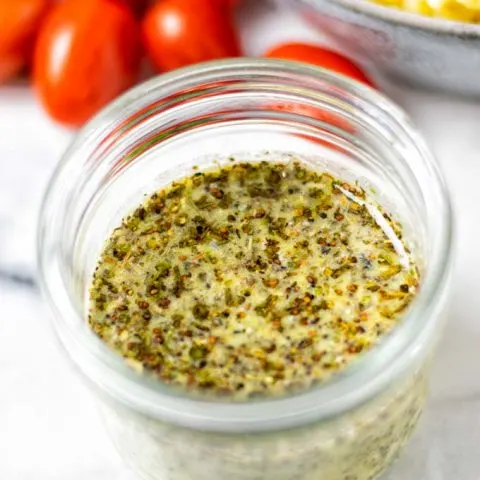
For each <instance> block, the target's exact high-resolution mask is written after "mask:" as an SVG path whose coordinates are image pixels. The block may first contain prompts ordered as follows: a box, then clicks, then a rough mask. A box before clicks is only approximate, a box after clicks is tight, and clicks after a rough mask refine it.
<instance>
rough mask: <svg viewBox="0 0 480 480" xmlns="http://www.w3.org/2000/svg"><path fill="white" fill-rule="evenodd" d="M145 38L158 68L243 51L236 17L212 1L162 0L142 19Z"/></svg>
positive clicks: (201, 60)
mask: <svg viewBox="0 0 480 480" xmlns="http://www.w3.org/2000/svg"><path fill="white" fill-rule="evenodd" d="M142 33H143V39H144V43H145V46H146V49H147V51H148V54H149V56H150V58H151V60H152V62H153V63H154V65H155V66H156V68H157V69H158V70H159V71H167V70H173V69H175V68H179V67H183V66H185V65H190V64H192V63H197V62H203V61H206V60H213V59H217V58H225V57H236V56H238V55H239V54H240V51H239V47H238V40H237V36H236V32H235V29H234V25H233V20H232V18H231V16H230V15H228V13H227V12H226V11H225V9H224V8H223V7H222V6H220V5H219V4H218V3H216V2H214V1H212V0H163V1H160V2H158V3H156V4H155V5H153V6H152V7H151V8H150V10H148V11H147V14H146V16H145V18H144V20H143V25H142Z"/></svg>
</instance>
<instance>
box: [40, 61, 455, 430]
mask: <svg viewBox="0 0 480 480" xmlns="http://www.w3.org/2000/svg"><path fill="white" fill-rule="evenodd" d="M252 72H253V74H255V73H261V72H268V73H270V74H272V73H275V74H278V75H279V76H281V75H288V74H298V73H301V74H302V75H305V76H306V77H310V76H313V77H314V78H317V79H320V80H322V81H324V82H325V83H328V84H329V85H332V86H335V87H338V88H341V89H344V90H346V91H348V92H349V93H350V94H351V95H354V96H356V97H358V98H361V99H362V100H363V101H365V102H367V103H369V104H374V105H379V104H380V105H382V107H383V108H384V109H385V111H386V112H387V113H388V115H389V117H391V118H392V119H394V120H395V121H396V124H397V125H398V127H399V128H400V129H401V130H402V134H403V135H404V136H405V138H406V139H407V140H408V142H410V144H411V145H412V147H414V148H415V150H416V151H417V153H418V157H419V158H420V159H421V161H423V162H424V164H425V166H426V167H427V169H428V171H429V173H430V175H431V179H432V182H434V187H435V188H436V189H437V193H438V194H439V195H438V198H439V203H438V205H437V207H438V215H441V232H440V235H438V236H437V238H435V239H434V242H436V248H435V250H434V257H433V258H429V261H430V262H431V264H432V268H431V271H430V272H429V274H427V276H426V278H425V279H424V282H423V283H422V288H421V290H420V292H419V294H418V295H417V297H416V299H415V301H414V302H413V304H412V306H411V307H410V308H409V310H408V311H407V312H406V314H405V315H404V316H403V317H402V322H401V323H400V324H399V325H398V326H396V327H395V329H394V330H393V331H392V333H391V334H390V335H388V336H386V338H385V339H384V340H383V341H382V342H380V343H379V344H378V345H377V346H375V347H374V348H372V349H371V350H370V351H368V352H367V353H365V354H364V355H363V356H362V358H360V359H359V360H358V362H355V364H354V365H353V366H352V367H350V368H347V369H346V370H345V371H344V372H342V373H340V374H338V375H335V376H334V377H333V379H332V380H330V381H328V382H325V383H324V384H322V385H320V386H319V387H318V388H314V389H311V390H308V391H305V392H302V393H299V394H297V395H295V396H290V397H282V398H272V399H265V400H261V401H256V402H249V403H231V402H220V401H218V402H216V401H212V402H207V401H205V400H202V399H195V398H192V397H186V396H185V397H183V396H176V395H174V394H172V392H168V391H165V390H164V389H162V388H161V386H160V385H159V383H160V382H158V381H157V382H154V381H151V380H149V379H147V378H146V377H145V376H142V375H139V374H138V373H136V372H134V371H133V370H132V369H131V368H130V367H128V366H127V365H126V363H125V362H124V360H123V359H122V358H121V357H120V356H119V355H118V354H116V353H115V352H113V351H111V350H110V349H109V348H108V347H107V346H106V345H103V344H102V342H101V341H100V340H98V342H97V343H92V338H91V336H89V335H87V333H88V332H87V328H73V325H74V324H78V325H82V322H83V324H84V323H86V322H85V319H84V318H83V315H82V314H81V313H80V311H79V309H78V308H77V306H76V305H74V303H73V302H72V299H71V298H70V295H69V292H68V288H67V286H66V285H65V283H64V282H63V281H61V282H58V280H59V273H58V272H55V271H54V270H55V269H51V268H50V267H49V264H48V257H49V255H53V256H54V258H55V259H56V261H57V262H60V263H61V262H62V261H63V259H62V252H60V249H59V248H58V245H57V250H55V249H53V253H52V248H51V247H52V245H49V244H48V241H45V234H46V233H48V232H49V231H50V233H51V234H52V232H51V229H52V228H53V227H52V225H51V224H50V223H49V222H50V218H51V215H54V214H55V209H56V208H58V205H56V196H57V195H58V192H59V191H60V190H61V188H62V187H61V185H60V184H59V183H60V178H61V174H62V172H63V171H64V170H65V169H67V168H68V165H69V163H70V162H71V161H72V158H73V153H74V152H75V151H78V150H80V149H81V147H82V145H84V144H85V142H94V141H95V140H96V139H99V138H101V134H102V133H104V132H105V131H108V129H109V128H111V124H112V122H114V121H117V120H118V119H119V118H122V116H123V115H125V114H126V110H128V108H129V106H134V105H135V102H136V101H137V100H138V99H141V98H144V97H145V96H147V95H148V94H149V93H150V92H152V91H154V90H158V88H159V87H162V86H167V85H169V86H170V87H171V86H172V85H174V86H175V87H174V88H176V89H179V88H180V87H181V86H182V85H188V83H187V82H191V81H192V79H193V80H195V81H197V82H198V84H200V85H201V83H202V82H203V81H205V78H207V77H208V78H213V79H215V78H219V77H221V76H222V75H227V74H228V75H230V76H231V75H233V74H238V75H245V76H248V75H252ZM132 108H133V107H132ZM57 203H58V202H57ZM49 229H50V230H49ZM37 242H38V265H39V277H40V284H41V288H42V291H43V294H44V297H45V298H46V300H47V303H48V305H49V307H50V310H51V312H52V313H53V320H54V324H55V327H56V333H57V335H59V337H60V340H61V342H62V343H63V344H65V342H67V341H68V342H69V343H70V345H72V347H71V348H74V349H75V351H76V352H77V353H76V356H77V358H80V357H79V356H82V357H84V358H88V361H87V360H86V361H85V365H86V364H87V363H88V365H89V366H88V367H87V366H85V365H80V367H81V369H82V370H83V373H84V374H85V375H86V376H87V378H90V379H91V380H92V378H93V377H95V376H96V375H94V374H93V372H94V370H95V371H96V372H97V373H98V372H100V371H101V372H102V373H101V374H100V373H98V375H103V377H102V378H103V380H104V381H102V380H100V379H99V378H98V377H97V378H95V380H94V383H96V384H97V386H100V387H101V389H103V390H107V393H108V394H109V395H110V396H111V397H113V398H116V399H117V400H119V401H121V402H122V403H125V404H128V405H129V406H131V407H132V408H135V409H137V410H138V411H141V412H142V413H144V414H147V415H149V416H152V417H153V418H159V419H162V420H165V421H167V422H170V423H174V424H179V425H183V426H186V427H192V428H199V429H206V430H214V431H228V432H232V431H239V432H244V431H267V430H275V429H280V428H290V427H293V426H298V425H302V424H303V425H304V424H308V423H310V422H311V421H312V420H314V419H315V420H321V419H326V418H331V417H333V416H335V415H338V414H340V413H342V412H345V411H347V410H349V409H351V408H353V407H355V406H356V405H359V404H361V403H363V402H364V401H366V400H367V399H368V398H370V397H371V396H373V395H375V394H376V393H379V392H380V391H382V390H383V389H384V388H385V386H386V385H388V383H389V381H390V380H391V379H392V378H395V377H396V376H398V375H400V374H401V372H402V371H403V370H404V369H405V365H406V364H410V363H412V362H413V361H414V359H415V358H417V357H418V356H419V355H420V353H421V345H422V344H423V343H424V342H426V341H427V339H428V338H430V336H431V335H432V332H433V331H434V328H435V322H434V321H433V320H432V318H435V315H434V312H435V311H437V310H438V309H439V308H440V303H442V300H443V293H444V291H445V289H446V286H447V283H448V277H449V272H450V270H451V266H452V249H453V214H452V207H451V203H450V197H449V193H448V190H447V187H446V185H445V182H444V180H443V177H442V174H441V172H440V168H439V166H438V165H437V163H436V161H435V159H434V158H433V155H432V154H431V152H430V151H429V149H428V147H427V146H426V144H425V142H424V141H423V139H422V137H421V135H420V134H419V133H418V132H417V130H416V129H415V127H414V126H413V125H412V124H411V123H410V120H409V119H408V117H407V116H406V114H405V113H404V112H403V111H402V110H401V109H400V108H399V107H397V106H396V105H395V104H394V103H393V102H392V101H390V100H389V99H387V98H386V97H384V96H383V95H382V94H381V93H379V92H377V91H375V90H373V89H371V88H369V87H367V86H365V85H363V84H360V83H359V82H356V81H354V80H351V79H349V78H347V77H344V76H342V75H338V74H336V73H332V72H330V71H327V70H324V69H321V68H318V67H312V66H308V65H306V64H300V63H296V62H286V61H279V60H270V59H268V60H267V59H233V60H232V59H230V60H221V61H214V62H207V63H203V64H198V65H194V66H191V67H186V68H182V69H179V70H176V71H174V72H171V73H167V74H164V75H161V76H158V77H155V78H154V79H151V80H149V81H147V82H145V83H143V84H141V85H139V86H137V87H135V88H134V89H132V90H130V91H128V92H127V93H125V94H123V95H122V96H121V97H120V98H118V99H117V100H115V101H114V102H113V103H111V104H110V105H109V106H107V107H106V108H105V109H104V110H102V111H101V112H100V113H99V114H97V115H96V116H95V117H94V118H93V119H92V120H91V121H90V122H88V123H87V124H86V125H85V126H84V127H83V128H82V129H81V130H80V131H79V133H78V134H77V136H76V139H75V140H74V141H73V143H72V144H71V145H70V147H69V148H68V149H67V151H66V152H65V153H64V155H63V157H62V159H61V161H60V163H59V165H58V166H57V169H56V170H55V172H54V174H53V176H52V178H51V180H50V183H49V186H48V189H47V192H46V194H45V197H44V200H43V204H42V207H41V217H40V221H39V227H38V238H37ZM52 279H54V280H55V287H54V286H53V281H52ZM67 318H68V319H70V320H72V319H75V320H74V321H66V319H67ZM420 318H426V319H427V320H426V321H424V322H421V321H416V319H420ZM69 353H70V354H71V352H69ZM71 356H72V357H73V355H72V354H71ZM74 362H75V359H74ZM107 383H108V387H107Z"/></svg>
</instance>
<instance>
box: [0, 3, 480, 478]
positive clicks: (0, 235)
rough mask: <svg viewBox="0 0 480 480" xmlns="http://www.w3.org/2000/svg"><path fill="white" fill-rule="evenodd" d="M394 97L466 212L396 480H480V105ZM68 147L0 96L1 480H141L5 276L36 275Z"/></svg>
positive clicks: (286, 35)
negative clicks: (448, 310)
mask: <svg viewBox="0 0 480 480" xmlns="http://www.w3.org/2000/svg"><path fill="white" fill-rule="evenodd" d="M242 27H243V37H244V43H245V46H246V50H247V52H248V53H250V54H259V53H261V52H262V51H263V50H264V49H265V48H266V47H267V46H269V45H270V44H272V43H275V42H276V41H278V40H282V39H292V40H297V39H303V40H308V39H312V38H315V35H314V34H313V33H312V32H311V31H310V30H308V29H307V28H305V27H303V26H302V25H301V23H300V22H299V21H298V20H295V19H294V18H292V17H291V16H290V15H287V14H286V13H281V12H274V11H269V10H266V9H264V8H261V9H259V8H258V7H256V9H254V10H252V11H251V12H249V15H243V17H242ZM386 88H387V90H388V92H389V93H390V94H391V96H392V97H393V98H395V99H396V100H397V101H398V102H399V103H400V104H401V105H403V106H404V108H406V109H407V110H408V111H409V112H410V114H411V115H412V117H413V118H414V119H415V121H416V123H417V124H418V125H419V127H420V128H421V130H423V132H424V134H425V136H426V137H427V139H428V140H429V142H430V144H431V145H432V147H433V148H434V150H435V151H436V153H437V155H438V158H439V161H440V162H441V164H442V166H443V170H444V172H445V175H446V177H447V179H448V182H449V184H450V188H451V191H452V193H453V198H454V202H455V206H456V210H457V227H458V247H459V248H458V262H457V269H456V277H455V282H454V298H453V305H452V314H451V317H450V322H449V325H448V327H447V332H446V336H445V341H444V342H443V345H442V347H441V349H440V354H439V359H438V362H437V365H436V370H435V375H434V380H433V394H432V398H431V401H430V405H429V408H428V412H427V415H425V417H424V419H423V422H422V426H421V428H420V429H419V431H418V432H417V435H416V437H415V439H414V441H413V442H412V443H411V444H410V446H409V448H408V449H407V452H406V454H405V455H404V456H403V457H402V458H401V460H400V461H399V462H398V463H397V464H396V466H395V468H394V470H393V471H392V472H391V474H390V476H389V477H388V480H480V455H479V447H478V446H479V445H480V349H479V345H480V322H479V321H478V313H479V312H480V293H479V285H480V248H479V246H478V245H479V241H478V238H479V237H480V221H479V220H480V218H479V217H480V215H479V207H478V205H480V188H479V186H478V181H479V180H480V130H479V127H480V103H472V102H468V101H461V100H458V99H457V100H455V99H451V98H447V97H442V96H439V95H434V94H426V93H421V92H415V91H410V90H408V89H406V88H400V87H393V86H387V87H386ZM69 137H70V135H69V134H68V133H67V132H64V131H62V130H60V129H59V128H58V127H55V126H53V125H52V124H50V123H49V122H48V120H47V119H46V118H45V117H44V116H43V114H42V113H41V111H40V109H39V108H38V107H37V106H36V103H35V102H34V99H33V97H32V95H31V93H30V92H29V90H28V89H27V88H26V87H2V88H0V273H1V272H4V273H3V274H0V306H1V309H2V310H1V311H2V316H1V318H0V341H1V343H0V479H1V480H132V477H131V476H130V474H129V473H128V472H126V470H125V468H124V467H123V466H122V464H121V461H120V459H119V458H118V456H117V455H116V453H115V452H114V451H113V449H112V447H111V445H110V442H109V441H108V439H107V438H106V435H105V433H104V432H103V428H102V426H101V424H100V421H99V418H98V417H97V414H96V411H95V408H94V406H93V403H92V400H91V398H90V396H89V394H88V392H86V391H85V390H84V388H83V386H82V385H80V383H79V382H78V380H77V379H76V378H75V377H74V375H73V373H72V372H71V371H70V370H69V368H67V366H66V365H65V362H64V360H63V357H62V356H61V355H60V353H59V352H58V351H57V350H58V349H57V347H56V344H55V342H54V340H53V336H52V334H51V331H50V327H49V323H48V320H47V315H46V312H45V311H43V305H42V303H41V300H40V298H39V296H38V293H37V292H36V290H35V289H33V288H30V287H28V286H25V285H22V284H21V283H18V282H13V281H8V278H7V277H6V274H5V272H10V273H13V274H14V275H16V276H17V277H28V276H29V275H33V271H34V231H35V220H36V212H37V209H38V207H39V199H40V198H41V195H42V192H43V189H44V187H45V183H46V180H47V178H48V176H49V174H50V172H51V170H52V168H53V167H54V165H55V164H56V162H57V160H58V158H59V155H60V153H61V151H62V150H63V149H64V147H65V145H66V143H67V142H68V140H69ZM13 210H15V213H16V215H17V218H18V221H14V217H13V216H12V211H13ZM477 235H478V236H479V237H477ZM319 480H321V479H319Z"/></svg>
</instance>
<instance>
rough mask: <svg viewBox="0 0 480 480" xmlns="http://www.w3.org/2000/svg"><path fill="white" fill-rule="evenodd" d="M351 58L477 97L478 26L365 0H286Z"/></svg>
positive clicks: (406, 78)
mask: <svg viewBox="0 0 480 480" xmlns="http://www.w3.org/2000/svg"><path fill="white" fill-rule="evenodd" d="M292 1H293V3H295V4H296V5H297V6H299V7H300V9H301V11H302V13H303V14H304V15H305V17H306V18H308V20H309V21H310V22H312V23H314V24H315V25H317V26H318V27H319V28H320V29H321V30H322V31H323V32H324V33H326V34H327V35H328V36H330V37H331V38H332V39H333V40H334V41H335V42H336V43H337V44H338V45H339V46H340V47H341V48H342V49H343V50H345V51H346V52H348V53H350V54H351V55H352V56H353V57H355V58H357V59H359V60H361V61H363V62H371V63H374V64H375V66H376V67H377V68H378V70H379V71H380V72H382V73H385V74H387V75H389V76H391V77H394V78H397V79H401V80H403V81H405V82H408V83H410V84H415V85H421V86H423V87H427V88H431V89H437V90H445V91H449V92H455V93H461V94H464V95H474V96H477V97H480V25H473V24H466V23H460V22H451V21H447V20H441V19H433V18H429V17H423V16H421V15H416V14H412V13H407V12H402V11H399V10H395V9H392V8H387V7H382V6H379V5H376V4H373V3H370V2H368V1H367V0H292Z"/></svg>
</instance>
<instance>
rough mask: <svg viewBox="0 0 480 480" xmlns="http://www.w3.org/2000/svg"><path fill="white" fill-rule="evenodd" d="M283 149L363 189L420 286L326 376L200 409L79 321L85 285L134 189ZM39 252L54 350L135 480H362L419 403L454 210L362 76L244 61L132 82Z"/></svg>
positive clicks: (89, 142) (416, 142)
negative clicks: (400, 239)
mask: <svg viewBox="0 0 480 480" xmlns="http://www.w3.org/2000/svg"><path fill="white" fill-rule="evenodd" d="M292 155H294V156H295V157H297V158H300V159H301V160H302V161H305V162H307V163H309V164H310V165H312V166H313V167H314V168H318V169H321V170H326V171H330V172H332V173H334V174H335V175H337V176H340V177H342V178H344V179H346V180H350V181H351V180H358V181H359V182H360V183H361V184H362V185H363V186H364V187H365V188H368V189H371V191H372V192H374V194H375V196H376V197H377V198H378V200H379V202H380V203H381V204H382V205H384V206H385V207H386V208H387V210H389V211H390V212H391V213H393V214H394V215H395V216H396V217H397V218H399V219H400V220H401V221H402V223H403V224H404V228H405V234H406V235H405V237H406V239H407V241H408V243H409V245H410V246H411V248H412V250H413V252H414V255H415V256H416V258H417V261H418V262H419V265H420V267H421V270H422V279H423V280H422V286H421V290H420V293H419V295H418V297H417V298H416V299H415V301H414V302H413V304H412V306H411V308H410V309H409V310H408V312H407V313H406V314H405V316H404V318H403V319H402V321H401V322H400V323H399V325H398V327H397V328H396V329H395V330H394V332H393V333H392V334H391V335H389V336H387V337H386V338H385V339H384V340H383V341H382V342H381V343H380V344H379V345H378V346H377V347H375V348H374V349H372V350H371V351H370V352H368V353H366V354H364V355H363V356H362V357H361V358H360V359H359V361H358V362H356V363H355V364H354V366H352V367H351V368H349V369H347V370H346V371H345V372H343V373H342V374H339V375H337V376H335V377H334V379H333V380H331V381H329V382H326V383H325V384H323V385H321V386H320V387H318V388H315V389H312V390H309V391H306V392H303V393H300V394H298V395H295V396H292V397H287V398H281V399H270V400H261V401H252V402H249V403H242V404H239V403H229V402H228V401H226V400H225V399H223V400H221V399H218V401H205V400H203V401H202V400H198V399H194V398H189V397H187V396H182V395H181V394H179V393H178V392H172V391H171V390H170V389H169V388H168V387H167V386H165V385H163V384H161V383H160V382H154V381H152V380H149V379H147V378H145V377H144V376H141V375H139V374H138V373H136V372H134V371H133V370H131V369H130V368H129V367H128V366H127V365H126V364H125V362H124V361H123V360H122V359H121V358H119V357H118V356H117V355H116V354H115V353H113V352H111V351H110V350H109V349H108V348H107V347H106V346H105V345H104V344H103V343H102V342H101V341H100V340H99V339H98V338H97V337H96V336H95V335H94V334H93V333H92V332H91V331H90V330H89V328H88V326H87V323H86V316H87V308H88V292H87V290H88V287H89V283H90V279H91V275H92V272H93V269H94V266H95V263H96V261H97V258H98V255H99V252H100V250H101V248H102V246H103V242H104V241H105V239H106V238H107V237H108V235H109V233H110V232H111V230H112V229H113V228H114V227H115V226H116V225H118V224H119V222H120V221H121V219H122V217H123V216H124V215H125V214H126V213H128V212H130V211H131V210H132V209H133V208H134V207H135V206H136V205H137V204H139V203H140V202H141V200H142V199H143V198H144V195H145V194H150V193H153V192H154V191H155V190H157V189H158V188H159V187H161V186H162V185H165V184H166V183H168V182H170V181H171V180H172V179H175V178H179V177H181V176H183V175H184V174H185V173H186V172H188V171H190V168H191V166H192V165H194V164H196V165H199V166H200V167H207V166H209V165H211V164H212V163H213V162H225V161H227V159H228V158H229V157H231V156H234V157H235V158H237V159H242V160H247V161H248V160H255V159H258V158H262V159H263V158H266V159H271V160H278V159H281V158H286V157H287V158H288V157H290V156H292ZM38 246H39V265H40V273H41V281H42V286H43V291H44V294H45V297H46V299H47V301H48V303H49V305H50V308H51V310H52V317H53V321H54V326H55V330H56V332H57V334H58V336H59V338H60V341H61V344H62V345H63V346H64V348H65V351H66V353H67V356H68V358H70V359H71V360H72V362H73V364H74V365H75V366H76V367H77V370H78V371H79V372H80V373H81V375H82V377H83V378H84V379H86V380H87V382H88V384H89V385H90V386H91V388H92V391H93V392H94V393H95V395H96V396H97V397H98V398H99V400H100V404H101V409H102V412H103V413H104V418H105V423H106V426H107V428H108V430H109V432H110V433H111V436H112V438H113V440H114V442H115V444H116V445H117V447H118V449H119V451H120V452H121V455H122V457H123V458H124V459H125V460H126V461H127V462H128V463H130V464H131V465H132V466H133V468H134V469H135V470H136V471H137V472H138V474H139V475H140V477H141V478H145V479H151V480H187V479H195V480H207V479H208V480H225V479H227V478H228V479H229V480H256V479H258V480H294V479H302V480H309V479H312V480H313V479H315V480H319V479H322V480H366V479H373V478H377V476H378V475H379V474H380V473H381V472H382V471H384V470H385V469H386V468H387V466H388V465H389V464H390V463H391V462H392V461H393V459H394V458H395V457H396V456H397V455H398V453H399V451H400V450H401V448H402V446H403V445H404V443H405V442H406V440H407V439H408V438H409V436H410V434H411V432H412V430H413V428H414V426H415V424H416V422H417V419H418V417H419V415H420V413H421V411H422V408H423V405H424V402H425V398H426V392H427V386H428V364H429V361H430V358H431V352H432V351H433V347H434V345H435V343H436V340H437V338H438V336H439V334H440V332H441V329H442V319H443V318H444V315H443V312H444V309H445V305H446V299H447V296H448V295H447V293H448V281H449V276H450V269H451V259H452V251H451V250H452V213H451V208H450V202H449V198H448V193H447V191H446V189H445V186H444V183H443V180H442V178H441V174H440V172H439V169H438V167H437V165H436V163H435V161H434V160H433V159H432V156H431V154H430V152H429V150H428V149H427V147H426V146H425V144H424V142H423V140H422V139H421V137H420V135H419V134H418V133H417V131H416V130H415V128H414V127H413V126H412V125H411V123H410V121H409V120H408V118H407V117H406V116H405V114H404V113H403V112H402V111H401V110H399V109H398V108H397V107H396V106H394V105H393V104H392V103H391V102H390V101H389V100H388V99H386V98H385V97H383V96H382V95H381V94H379V93H377V92H375V91H373V90H371V89H369V88H368V87H365V86H363V85H360V84H359V83H356V82H353V81H350V80H348V79H347V78H344V77H341V76H338V75H334V74H332V73H328V72H327V71H323V70H321V69H316V68H311V67H307V66H301V65H300V64H294V63H288V62H279V61H268V60H253V59H245V60H234V61H223V62H214V63H208V64H203V65H198V66H195V67H192V68H187V69H183V70H180V71H177V72H174V73H172V74H167V75H163V76H160V77H157V78H155V79H153V80H151V81H149V82H147V83H145V84H143V85H140V86H139V87H137V88H136V89H134V90H132V91H130V92H128V93H127V94H125V95H124V96H123V97H121V98H120V99H119V100H117V101H116V102H114V103H113V104H112V105H110V106H109V107H108V108H107V109H105V110H104V111H102V112H101V113H100V114H99V115H98V116H97V117H96V118H94V119H93V120H92V121H91V122H90V123H89V124H88V125H87V126H86V127H85V128H84V129H83V130H82V131H81V132H80V133H79V134H78V136H77V138H76V140H75V141H74V143H73V144H72V145H71V147H70V148H69V149H68V151H67V152H66V153H65V155H64V158H63V160H62V161H61V163H60V165H59V167H58V168H57V170H56V173H55V174H54V176H53V178H52V180H51V183H50V187H49V189H48V192H47V194H46V197H45V200H44V204H43V208H42V217H41V221H40V226H39V234H38Z"/></svg>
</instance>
